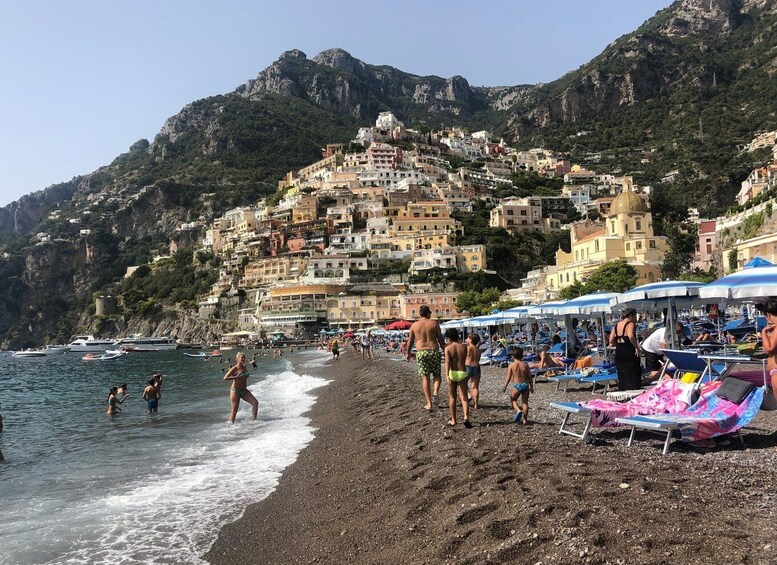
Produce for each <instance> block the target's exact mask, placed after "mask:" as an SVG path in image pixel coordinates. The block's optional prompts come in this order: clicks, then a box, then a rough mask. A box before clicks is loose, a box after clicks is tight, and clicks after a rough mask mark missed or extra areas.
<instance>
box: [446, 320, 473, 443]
mask: <svg viewBox="0 0 777 565" xmlns="http://www.w3.org/2000/svg"><path fill="white" fill-rule="evenodd" d="M445 339H447V340H448V346H447V347H446V348H445V376H446V377H447V378H448V410H450V413H451V419H450V420H448V424H449V425H451V426H455V425H456V392H457V391H458V393H459V398H460V399H461V410H462V412H464V427H465V428H471V427H472V423H471V422H470V421H469V400H468V398H467V397H468V396H469V389H468V387H467V379H468V377H467V366H466V360H467V346H466V345H464V344H463V343H459V330H457V329H456V328H448V330H446V332H445Z"/></svg>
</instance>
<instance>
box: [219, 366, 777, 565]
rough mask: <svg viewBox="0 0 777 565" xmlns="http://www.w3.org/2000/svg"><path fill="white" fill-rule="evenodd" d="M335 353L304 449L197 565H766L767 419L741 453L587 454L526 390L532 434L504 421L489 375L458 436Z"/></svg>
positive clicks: (622, 447)
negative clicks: (313, 433)
mask: <svg viewBox="0 0 777 565" xmlns="http://www.w3.org/2000/svg"><path fill="white" fill-rule="evenodd" d="M396 359H397V358H394V359H389V358H386V357H383V358H381V359H379V360H377V361H375V362H374V363H370V362H362V361H361V359H357V358H355V356H354V355H353V354H351V353H346V354H345V355H343V356H342V357H341V360H340V361H338V362H335V363H332V364H330V365H329V366H328V367H325V368H323V369H320V370H317V371H320V373H321V374H322V375H324V376H326V377H327V378H329V379H331V381H332V382H331V383H330V384H329V385H328V386H327V387H326V388H324V389H321V392H320V395H319V400H318V402H317V404H316V406H315V407H314V408H313V410H312V411H311V413H310V416H311V418H312V421H313V425H314V426H315V427H316V428H317V429H318V431H317V433H316V439H315V440H314V441H313V442H312V443H311V444H310V445H309V446H308V447H307V448H306V449H305V450H303V451H302V453H301V454H300V456H299V459H298V460H297V461H296V463H294V464H293V465H292V466H291V467H290V468H289V469H288V470H287V471H286V472H285V473H284V474H283V476H282V477H281V479H280V483H279V485H278V488H277V489H276V490H275V491H274V492H273V493H272V494H271V495H270V496H269V497H268V498H266V499H264V500H263V501H261V502H259V503H257V504H253V505H251V506H249V507H248V508H247V510H246V512H245V515H244V516H243V518H241V519H240V520H238V521H237V522H234V523H232V524H229V525H227V526H226V527H224V528H223V529H222V531H221V532H220V534H219V537H218V540H217V541H216V543H215V544H214V545H213V547H212V548H211V551H210V552H209V553H208V554H207V555H206V556H205V558H206V559H207V560H208V561H209V562H211V563H213V564H216V565H231V564H245V563H262V564H275V563H278V564H281V563H283V564H294V563H332V564H343V563H359V564H362V563H365V564H371V563H375V564H378V563H380V564H393V563H461V564H465V563H529V564H538V563H542V564H543V565H549V564H562V563H564V564H579V563H623V564H642V563H656V564H658V563H710V564H716V563H743V564H745V563H747V564H756V563H764V564H766V563H775V562H777V539H776V538H777V535H776V530H775V524H776V522H775V504H774V502H775V500H774V499H775V496H776V495H777V474H776V473H775V471H774V469H775V463H777V449H775V446H776V445H777V433H775V430H777V413H761V414H760V415H759V416H758V418H757V419H756V420H755V421H754V422H753V423H752V424H751V425H750V426H748V428H747V429H746V430H745V431H744V436H745V440H746V443H747V448H746V449H742V448H741V447H740V446H739V445H738V444H737V443H736V441H732V442H731V443H732V444H731V445H730V446H727V447H718V448H716V449H713V450H698V449H694V448H691V447H688V446H686V445H684V444H681V443H680V442H678V441H674V442H673V444H672V449H671V451H670V453H669V454H668V455H667V456H666V457H663V456H662V455H661V449H662V447H663V440H662V439H660V438H658V436H651V435H639V436H638V437H639V438H640V439H639V440H638V441H637V443H635V445H634V446H633V447H631V448H629V447H627V446H626V441H627V437H628V434H627V432H625V431H622V430H620V431H611V430H607V431H602V432H600V433H597V434H596V436H595V437H596V441H595V442H594V444H585V443H583V442H581V441H580V440H578V439H575V438H571V437H568V436H561V435H559V434H558V427H559V423H560V419H561V416H560V414H559V413H558V412H557V411H556V410H553V409H551V408H549V407H548V403H549V402H551V401H553V400H558V399H564V400H583V399H587V398H591V392H590V390H587V389H579V390H575V391H573V390H571V387H570V392H568V393H564V392H556V391H555V390H554V386H553V385H551V384H547V383H546V384H542V383H539V384H538V385H537V392H536V394H535V395H532V397H531V400H530V405H531V413H530V419H531V420H532V421H533V423H531V424H529V425H527V426H521V425H517V424H515V423H513V421H512V413H511V410H510V409H509V402H508V400H507V396H506V395H505V394H503V393H502V392H501V384H502V379H503V377H504V370H503V369H488V370H486V371H485V372H484V375H483V379H482V384H481V389H482V391H483V392H482V397H481V398H482V400H481V408H480V409H479V410H478V411H477V412H475V413H474V415H473V422H474V424H475V425H474V427H473V428H472V429H465V428H464V427H463V426H462V425H461V424H459V425H458V426H457V427H456V428H454V429H451V428H449V427H448V425H447V421H448V412H447V398H446V396H445V395H446V394H447V389H446V388H445V384H443V389H442V391H441V399H440V405H441V406H442V408H441V409H439V410H437V411H436V412H435V413H434V414H433V415H432V416H431V417H429V416H428V415H427V413H426V412H425V411H424V410H423V398H422V396H421V392H420V386H419V380H418V378H417V376H416V374H415V365H414V364H412V365H411V364H407V363H404V362H401V361H397V360H396Z"/></svg>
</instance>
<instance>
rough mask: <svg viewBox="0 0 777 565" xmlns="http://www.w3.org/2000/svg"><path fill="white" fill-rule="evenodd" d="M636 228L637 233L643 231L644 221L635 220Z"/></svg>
mask: <svg viewBox="0 0 777 565" xmlns="http://www.w3.org/2000/svg"><path fill="white" fill-rule="evenodd" d="M635 226H636V228H637V231H642V220H640V219H637V220H635Z"/></svg>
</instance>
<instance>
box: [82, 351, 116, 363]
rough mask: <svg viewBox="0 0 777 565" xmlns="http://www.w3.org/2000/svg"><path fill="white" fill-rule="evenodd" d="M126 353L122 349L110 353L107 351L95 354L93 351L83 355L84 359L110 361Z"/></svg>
mask: <svg viewBox="0 0 777 565" xmlns="http://www.w3.org/2000/svg"><path fill="white" fill-rule="evenodd" d="M122 355H124V353H122V352H120V351H114V352H113V353H108V352H107V351H106V352H105V353H103V354H102V355H94V354H92V353H87V354H86V355H84V356H83V357H81V360H82V361H110V360H111V359H118V358H119V357H121V356H122Z"/></svg>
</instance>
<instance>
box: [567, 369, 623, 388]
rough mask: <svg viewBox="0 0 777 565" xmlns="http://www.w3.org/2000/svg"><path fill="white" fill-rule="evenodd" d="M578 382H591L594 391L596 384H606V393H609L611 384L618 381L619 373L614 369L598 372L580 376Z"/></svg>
mask: <svg viewBox="0 0 777 565" xmlns="http://www.w3.org/2000/svg"><path fill="white" fill-rule="evenodd" d="M577 382H579V383H588V384H590V385H591V392H592V393H595V392H596V385H599V384H601V385H604V394H607V393H608V392H609V391H610V385H611V384H613V383H616V382H618V373H617V372H616V371H614V370H611V371H608V372H607V373H596V374H593V375H588V376H584V377H580V378H578V379H577Z"/></svg>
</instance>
